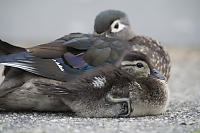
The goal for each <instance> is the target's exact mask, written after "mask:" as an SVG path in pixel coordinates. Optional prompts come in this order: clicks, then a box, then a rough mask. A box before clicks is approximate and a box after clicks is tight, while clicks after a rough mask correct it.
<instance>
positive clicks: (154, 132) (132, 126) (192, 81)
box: [0, 48, 200, 133]
mask: <svg viewBox="0 0 200 133" xmlns="http://www.w3.org/2000/svg"><path fill="white" fill-rule="evenodd" d="M170 55H171V57H172V62H173V64H172V74H171V79H170V81H169V88H170V104H169V107H168V110H167V112H166V113H165V114H164V115H160V116H146V117H137V118H113V119H112V118H78V117H75V116H73V115H68V114H65V113H38V112H0V133H2V132H6V133H79V132H81V133H94V132H95V133H115V132H117V133H118V132H119V133H121V132H122V133H129V132H134V133H161V132H162V133H188V132H194V133H200V129H198V128H200V70H199V69H200V49H195V50H192V49H183V48H181V49H173V50H172V49H171V50H170Z"/></svg>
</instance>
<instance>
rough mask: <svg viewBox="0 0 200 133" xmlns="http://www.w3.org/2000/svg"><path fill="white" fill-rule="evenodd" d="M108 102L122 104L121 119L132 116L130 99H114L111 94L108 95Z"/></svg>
mask: <svg viewBox="0 0 200 133" xmlns="http://www.w3.org/2000/svg"><path fill="white" fill-rule="evenodd" d="M106 100H107V101H108V102H111V103H122V112H121V113H120V114H119V117H128V116H129V115H130V114H131V112H132V108H131V102H130V99H129V98H113V96H112V95H111V94H107V95H106Z"/></svg>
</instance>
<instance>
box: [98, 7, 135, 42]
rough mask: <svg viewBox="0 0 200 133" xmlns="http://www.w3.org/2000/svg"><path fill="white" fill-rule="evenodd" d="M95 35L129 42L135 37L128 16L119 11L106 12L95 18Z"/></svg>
mask: <svg viewBox="0 0 200 133" xmlns="http://www.w3.org/2000/svg"><path fill="white" fill-rule="evenodd" d="M94 33H96V34H101V35H105V36H106V37H110V38H118V39H121V40H129V39H131V38H133V37H134V36H135V34H134V33H133V31H132V30H131V26H130V23H129V20H128V17H127V15H126V14H125V13H124V12H122V11H119V10H105V11H102V12H100V13H99V14H98V15H97V16H96V18H95V24H94Z"/></svg>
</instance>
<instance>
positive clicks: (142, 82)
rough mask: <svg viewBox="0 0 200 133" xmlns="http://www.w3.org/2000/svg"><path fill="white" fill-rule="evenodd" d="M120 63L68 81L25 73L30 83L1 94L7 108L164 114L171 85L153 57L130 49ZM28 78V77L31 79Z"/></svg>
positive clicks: (103, 114) (122, 114) (99, 114)
mask: <svg viewBox="0 0 200 133" xmlns="http://www.w3.org/2000/svg"><path fill="white" fill-rule="evenodd" d="M119 60H120V62H119V64H118V65H116V64H115V63H106V64H103V65H102V66H101V67H96V69H93V70H92V71H88V72H85V73H84V74H81V75H79V77H78V78H76V79H74V80H70V81H68V82H62V81H56V80H52V79H47V78H43V77H38V76H36V75H33V74H31V73H28V74H25V75H21V79H22V77H23V78H26V79H27V80H26V82H25V83H24V84H22V85H21V86H17V87H16V89H13V90H12V91H10V92H9V93H7V94H6V95H4V96H2V97H0V108H2V109H5V110H37V111H71V112H74V113H75V114H76V115H78V116H80V117H133V116H143V115H157V114H162V113H164V112H165V110H166V106H167V103H168V89H167V84H166V82H165V80H164V78H165V77H164V76H162V75H161V74H160V73H159V72H158V71H157V70H156V69H154V68H153V67H152V62H151V60H149V57H147V56H146V55H144V54H143V53H141V52H132V51H129V52H127V53H125V55H121V56H120V57H119ZM27 77H28V78H27Z"/></svg>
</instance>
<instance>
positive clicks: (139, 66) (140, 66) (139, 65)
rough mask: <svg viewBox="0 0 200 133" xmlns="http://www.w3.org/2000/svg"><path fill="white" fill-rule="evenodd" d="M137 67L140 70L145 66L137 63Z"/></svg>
mask: <svg viewBox="0 0 200 133" xmlns="http://www.w3.org/2000/svg"><path fill="white" fill-rule="evenodd" d="M136 66H137V67H138V68H142V67H144V65H143V64H142V63H137V64H136Z"/></svg>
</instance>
